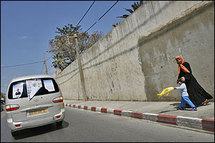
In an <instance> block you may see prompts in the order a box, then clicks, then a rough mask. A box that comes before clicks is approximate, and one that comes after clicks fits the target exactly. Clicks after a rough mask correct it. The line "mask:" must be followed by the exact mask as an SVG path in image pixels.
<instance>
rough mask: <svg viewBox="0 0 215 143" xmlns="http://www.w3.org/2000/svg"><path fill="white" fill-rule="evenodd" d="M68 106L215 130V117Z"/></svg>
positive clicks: (69, 105)
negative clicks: (193, 116) (203, 117)
mask: <svg viewBox="0 0 215 143" xmlns="http://www.w3.org/2000/svg"><path fill="white" fill-rule="evenodd" d="M66 106H68V107H73V108H77V109H83V110H90V111H94V112H101V113H109V114H114V115H118V116H126V117H132V118H136V119H144V120H150V121H154V122H160V123H165V124H172V125H177V126H184V127H190V128H196V129H202V130H205V131H210V132H214V121H215V120H214V119H200V118H192V117H183V116H172V115H163V114H154V113H142V112H133V111H126V110H118V109H111V108H104V107H94V106H84V105H76V104H73V105H71V104H66Z"/></svg>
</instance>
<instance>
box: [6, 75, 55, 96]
mask: <svg viewBox="0 0 215 143" xmlns="http://www.w3.org/2000/svg"><path fill="white" fill-rule="evenodd" d="M55 92H59V88H58V85H57V83H56V82H55V80H54V79H52V78H35V79H28V80H22V81H17V82H14V83H12V84H11V85H10V87H9V92H8V98H9V99H18V98H27V97H28V98H29V99H31V98H33V97H34V96H38V95H44V94H49V93H55Z"/></svg>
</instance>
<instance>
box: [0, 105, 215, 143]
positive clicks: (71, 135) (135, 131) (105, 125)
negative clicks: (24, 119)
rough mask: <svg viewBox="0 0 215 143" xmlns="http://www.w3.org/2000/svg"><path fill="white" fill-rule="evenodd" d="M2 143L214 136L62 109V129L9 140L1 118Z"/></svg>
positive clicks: (183, 139) (31, 131) (204, 139)
mask: <svg viewBox="0 0 215 143" xmlns="http://www.w3.org/2000/svg"><path fill="white" fill-rule="evenodd" d="M1 141H2V142H7V141H9V142H33V141H37V142H40V141H42V142H55V141H57V142H96V141H100V142H102V141H108V142H110V141H112V142H119V141H125V142H126V141H131V142H132V141H136V142H138V141H140V142H152V141H153V142H155V141H158V142H170V141H171V142H172V141H177V142H190V141H192V142H213V141H214V135H213V134H209V133H204V132H198V131H192V130H187V129H181V128H176V127H172V126H169V125H168V126H167V125H164V124H160V123H155V122H151V121H146V120H139V119H134V118H128V117H120V116H116V115H111V114H103V113H98V112H92V111H86V110H78V109H73V108H66V117H65V121H64V122H63V127H61V128H56V126H55V124H51V125H47V126H42V127H37V128H34V129H27V130H24V131H22V132H20V135H19V136H16V137H15V138H13V137H12V136H11V134H10V131H9V129H8V126H7V123H6V116H5V113H2V117H1Z"/></svg>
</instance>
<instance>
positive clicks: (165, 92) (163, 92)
mask: <svg viewBox="0 0 215 143" xmlns="http://www.w3.org/2000/svg"><path fill="white" fill-rule="evenodd" d="M172 90H174V87H167V88H165V89H164V90H163V91H162V92H161V93H160V94H157V95H158V98H160V97H161V96H163V95H165V94H166V96H168V95H169V92H171V91H172Z"/></svg>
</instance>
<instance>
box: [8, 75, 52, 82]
mask: <svg viewBox="0 0 215 143" xmlns="http://www.w3.org/2000/svg"><path fill="white" fill-rule="evenodd" d="M33 78H53V77H52V76H50V75H29V76H22V77H17V78H14V79H12V80H11V83H12V82H15V81H20V80H26V79H33Z"/></svg>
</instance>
